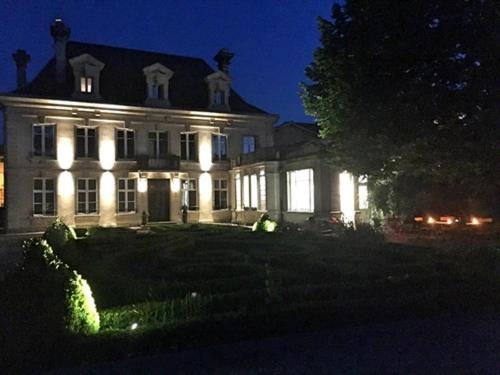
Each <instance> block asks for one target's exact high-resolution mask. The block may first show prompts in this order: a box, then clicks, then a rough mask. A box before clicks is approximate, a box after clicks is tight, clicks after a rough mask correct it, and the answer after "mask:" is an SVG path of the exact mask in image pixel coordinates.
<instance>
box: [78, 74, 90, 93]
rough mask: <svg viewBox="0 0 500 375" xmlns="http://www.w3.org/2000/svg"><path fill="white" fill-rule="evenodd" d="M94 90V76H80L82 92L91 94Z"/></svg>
mask: <svg viewBox="0 0 500 375" xmlns="http://www.w3.org/2000/svg"><path fill="white" fill-rule="evenodd" d="M92 91H93V78H92V77H84V76H82V77H80V92H83V93H86V94H91V93H92Z"/></svg>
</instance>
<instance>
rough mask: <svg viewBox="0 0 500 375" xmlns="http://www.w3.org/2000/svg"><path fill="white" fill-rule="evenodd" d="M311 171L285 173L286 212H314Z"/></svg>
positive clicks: (302, 170) (301, 170)
mask: <svg viewBox="0 0 500 375" xmlns="http://www.w3.org/2000/svg"><path fill="white" fill-rule="evenodd" d="M313 176H314V174H313V170H312V169H300V170H296V171H289V172H287V197H288V211H292V212H314V178H313Z"/></svg>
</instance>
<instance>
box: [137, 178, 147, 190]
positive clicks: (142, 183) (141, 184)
mask: <svg viewBox="0 0 500 375" xmlns="http://www.w3.org/2000/svg"><path fill="white" fill-rule="evenodd" d="M137 191H138V192H139V193H145V192H146V191H148V179H147V178H144V177H140V178H139V180H138V181H137Z"/></svg>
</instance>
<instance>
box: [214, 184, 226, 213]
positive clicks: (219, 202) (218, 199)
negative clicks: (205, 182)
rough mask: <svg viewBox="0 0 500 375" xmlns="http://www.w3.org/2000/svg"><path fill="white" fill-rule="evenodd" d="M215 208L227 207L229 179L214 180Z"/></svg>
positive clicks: (223, 208) (222, 208)
mask: <svg viewBox="0 0 500 375" xmlns="http://www.w3.org/2000/svg"><path fill="white" fill-rule="evenodd" d="M213 206H214V210H225V209H227V180H226V179H215V180H214V205H213Z"/></svg>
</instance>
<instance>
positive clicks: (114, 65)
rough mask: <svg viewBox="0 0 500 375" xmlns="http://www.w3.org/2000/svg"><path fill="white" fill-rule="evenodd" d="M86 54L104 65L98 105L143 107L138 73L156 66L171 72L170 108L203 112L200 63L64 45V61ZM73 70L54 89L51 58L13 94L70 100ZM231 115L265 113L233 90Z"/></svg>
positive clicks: (204, 88)
mask: <svg viewBox="0 0 500 375" xmlns="http://www.w3.org/2000/svg"><path fill="white" fill-rule="evenodd" d="M84 53H88V54H89V55H91V56H93V57H95V58H96V59H98V60H99V61H101V62H103V63H104V64H105V66H104V68H103V70H102V71H101V75H100V94H101V97H102V100H101V102H105V103H112V104H124V105H137V106H144V105H145V104H144V101H145V99H146V90H147V87H146V79H145V76H144V73H143V71H142V69H143V68H145V67H146V66H150V65H153V64H155V63H160V64H162V65H164V66H166V67H167V68H169V69H170V70H172V71H173V72H174V75H173V77H172V78H171V80H170V83H169V99H170V103H171V105H172V108H175V109H189V110H206V109H207V108H208V87H207V84H206V82H205V80H204V79H205V77H206V76H208V75H209V74H211V73H213V72H214V70H213V69H212V68H211V67H210V66H209V65H208V64H207V63H206V62H205V61H204V60H202V59H200V58H193V57H186V56H177V55H168V54H164V53H158V52H147V51H140V50H133V49H127V48H118V47H110V46H104V45H98V44H89V43H81V42H68V44H67V49H66V56H67V59H68V60H69V59H71V58H73V57H76V56H80V55H83V54H84ZM73 86H74V77H73V68H72V67H71V65H70V64H69V63H68V64H67V65H66V82H65V84H64V85H57V84H56V80H55V58H52V59H51V60H50V61H49V62H48V63H47V65H46V66H45V67H44V68H43V69H42V70H41V71H40V73H39V74H38V75H37V76H36V77H35V78H34V79H33V80H32V81H31V82H30V83H28V84H27V85H26V86H25V87H23V88H21V89H18V90H15V91H14V92H13V94H16V95H24V96H30V97H43V98H56V99H72V97H71V94H72V93H73ZM229 106H230V108H231V112H238V113H252V114H266V112H265V111H263V110H261V109H260V108H257V107H255V106H253V105H251V104H248V103H247V102H245V101H244V100H243V99H242V98H241V97H240V96H239V95H238V94H237V93H236V92H235V91H234V90H231V94H230V97H229Z"/></svg>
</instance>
